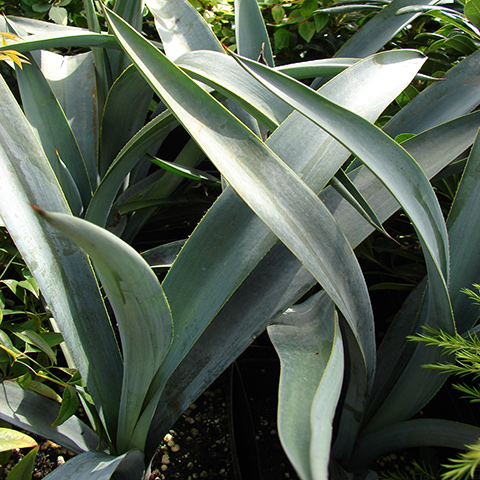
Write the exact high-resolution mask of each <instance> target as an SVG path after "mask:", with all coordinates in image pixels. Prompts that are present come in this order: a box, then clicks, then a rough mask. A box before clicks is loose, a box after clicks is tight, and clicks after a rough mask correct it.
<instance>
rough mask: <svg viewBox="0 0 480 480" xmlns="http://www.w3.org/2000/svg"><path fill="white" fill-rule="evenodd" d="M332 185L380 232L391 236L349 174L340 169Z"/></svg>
mask: <svg viewBox="0 0 480 480" xmlns="http://www.w3.org/2000/svg"><path fill="white" fill-rule="evenodd" d="M330 185H331V186H332V187H333V188H334V189H335V190H336V191H337V192H338V193H340V195H342V197H343V198H345V199H346V200H347V201H349V202H350V204H351V205H352V206H353V207H354V208H356V209H357V211H358V212H359V213H360V215H362V217H364V218H365V219H366V220H367V221H368V222H369V223H371V224H372V225H373V226H374V227H375V228H376V229H377V230H378V231H379V232H380V233H382V234H383V235H385V236H386V237H389V238H391V237H390V235H389V234H388V233H387V231H386V230H385V228H383V225H382V223H381V222H380V220H379V219H378V217H377V214H376V213H375V212H374V211H373V209H372V207H370V205H369V204H368V203H367V202H366V201H365V198H364V197H363V195H362V194H361V193H360V192H359V191H358V189H357V188H356V187H355V185H354V184H353V182H352V181H351V180H350V178H349V177H348V175H346V174H345V172H344V171H343V170H342V169H340V170H338V172H337V173H336V174H335V177H333V178H332V180H331V181H330Z"/></svg>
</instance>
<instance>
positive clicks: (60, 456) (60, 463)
mask: <svg viewBox="0 0 480 480" xmlns="http://www.w3.org/2000/svg"><path fill="white" fill-rule="evenodd" d="M64 463H65V458H64V457H62V455H59V456H58V457H57V467H59V466H60V465H63V464H64Z"/></svg>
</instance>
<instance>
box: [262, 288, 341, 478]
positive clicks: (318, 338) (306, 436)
mask: <svg viewBox="0 0 480 480" xmlns="http://www.w3.org/2000/svg"><path fill="white" fill-rule="evenodd" d="M268 334H269V336H270V339H271V340H272V343H273V345H274V347H275V349H276V350H277V353H278V356H279V357H280V365H281V370H280V387H279V397H278V401H279V404H278V433H279V436H280V440H281V442H282V445H283V448H284V450H285V452H286V453H287V455H288V457H289V459H290V461H291V462H292V464H293V466H294V467H295V469H296V470H297V473H298V474H299V476H300V478H301V479H302V480H310V479H319V480H320V479H325V480H326V479H327V478H328V464H329V460H330V443H331V441H332V431H333V427H332V422H333V417H334V414H335V411H336V407H337V402H338V398H339V396H340V391H341V388H342V381H343V366H344V365H343V363H344V360H343V347H342V339H341V335H340V330H339V326H338V318H337V314H336V312H335V305H334V304H333V303H332V301H331V300H330V299H329V298H328V297H327V295H325V292H321V293H319V294H316V295H314V296H312V297H311V298H310V299H308V300H307V301H306V302H305V303H303V304H300V305H296V306H294V307H292V308H291V309H289V310H287V311H286V312H285V313H284V314H283V315H282V316H281V317H280V318H279V319H278V320H277V321H276V322H275V324H273V325H271V326H270V327H268Z"/></svg>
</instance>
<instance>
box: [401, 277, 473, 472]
mask: <svg viewBox="0 0 480 480" xmlns="http://www.w3.org/2000/svg"><path fill="white" fill-rule="evenodd" d="M473 287H474V288H475V289H476V290H477V292H475V291H473V290H471V289H469V288H463V289H462V290H461V291H462V293H464V294H466V295H467V296H468V297H470V299H471V300H472V302H473V303H475V304H477V305H480V284H473ZM478 330H479V327H476V328H474V329H472V330H471V331H470V332H468V334H467V335H464V336H462V335H460V334H458V333H456V334H454V335H450V334H448V333H445V332H442V331H438V330H435V329H433V328H430V327H425V328H424V331H425V333H422V334H419V335H417V336H412V337H410V339H411V340H413V341H416V342H423V343H426V344H427V345H436V346H438V347H440V348H442V349H443V350H444V353H445V354H449V355H453V356H454V358H455V362H445V363H437V364H435V365H425V368H429V369H432V370H437V371H438V372H440V373H445V374H447V375H450V374H454V375H457V376H459V377H465V376H470V377H471V378H472V379H473V380H477V379H478V378H479V377H480V338H479V337H478V335H477V332H478ZM453 388H455V389H456V390H459V391H460V392H462V393H463V398H468V399H469V400H470V401H471V402H472V403H478V402H480V389H479V388H478V387H476V386H475V385H468V384H465V383H463V384H454V385H453ZM465 448H466V449H467V452H465V453H462V454H460V455H459V456H458V458H453V459H450V460H449V462H451V463H448V464H445V465H443V467H445V468H446V471H445V472H443V473H442V480H460V479H467V478H474V474H475V472H476V471H477V469H478V467H479V465H480V439H479V440H478V441H477V443H475V444H473V445H465Z"/></svg>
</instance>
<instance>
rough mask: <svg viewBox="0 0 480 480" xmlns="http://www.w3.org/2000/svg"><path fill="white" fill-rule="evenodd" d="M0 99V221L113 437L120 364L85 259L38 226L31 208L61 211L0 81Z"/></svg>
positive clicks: (41, 158)
mask: <svg viewBox="0 0 480 480" xmlns="http://www.w3.org/2000/svg"><path fill="white" fill-rule="evenodd" d="M0 96H1V98H2V101H1V102H0V164H1V167H2V172H3V173H2V182H1V183H0V214H1V216H2V218H3V220H4V221H5V224H6V225H7V228H8V230H9V232H10V234H11V235H12V238H13V239H14V240H15V243H16V245H17V247H18V249H19V251H20V252H21V254H22V257H23V258H24V259H25V261H26V263H27V265H28V268H29V270H30V271H31V272H32V274H33V275H34V277H35V279H36V280H37V282H38V286H39V288H40V290H41V291H42V294H43V296H44V298H45V300H46V302H47V305H48V306H49V308H50V310H51V312H52V314H53V317H54V318H55V321H56V323H57V324H58V325H59V327H60V330H61V332H62V335H63V338H64V339H65V342H66V344H67V346H68V349H69V351H70V352H71V354H72V356H73V358H74V359H75V364H76V367H77V368H78V369H79V371H80V373H81V375H82V378H83V379H84V381H85V383H86V384H87V386H88V390H89V392H90V394H91V395H92V397H93V399H94V402H95V404H96V405H102V410H101V411H100V412H99V414H100V415H101V417H102V419H103V421H104V424H105V426H106V428H107V429H108V431H109V433H110V434H112V435H113V434H114V432H115V429H116V423H117V416H118V401H119V398H120V387H121V378H122V361H121V357H120V352H119V349H118V346H117V343H116V340H115V336H114V333H113V330H112V327H111V325H110V320H109V318H108V316H107V313H106V310H105V305H104V303H103V301H102V297H101V295H100V292H99V288H98V284H97V281H96V278H95V276H94V274H93V271H92V267H91V264H90V263H89V261H88V258H87V257H86V255H85V254H84V253H83V252H82V251H81V250H80V249H79V248H77V247H75V246H74V245H72V243H71V242H69V241H67V240H66V239H65V238H64V237H63V236H59V235H58V233H57V232H56V231H55V230H53V229H52V228H50V227H48V226H47V225H45V224H44V222H40V221H39V219H38V217H37V216H36V215H35V213H34V212H33V211H32V209H31V208H30V204H31V203H35V204H37V205H39V206H41V207H43V208H49V209H52V210H55V211H58V212H65V213H68V212H69V210H68V207H67V205H66V202H65V200H64V197H63V194H62V191H61V189H60V187H59V185H58V182H57V179H56V178H55V175H54V174H53V171H52V169H51V167H50V164H49V163H48V160H47V159H46V157H45V154H44V152H43V150H42V149H41V147H40V145H39V143H38V140H37V139H36V137H35V135H34V133H33V131H32V130H31V128H30V126H29V124H28V122H27V120H26V118H25V117H24V115H23V113H22V111H21V109H20V107H19V106H18V104H17V102H16V101H15V99H14V97H13V95H12V94H11V92H10V90H9V89H8V87H7V86H6V84H5V82H4V81H3V79H1V80H0ZM79 319H81V321H80V320H79ZM92 331H95V332H97V335H92Z"/></svg>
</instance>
